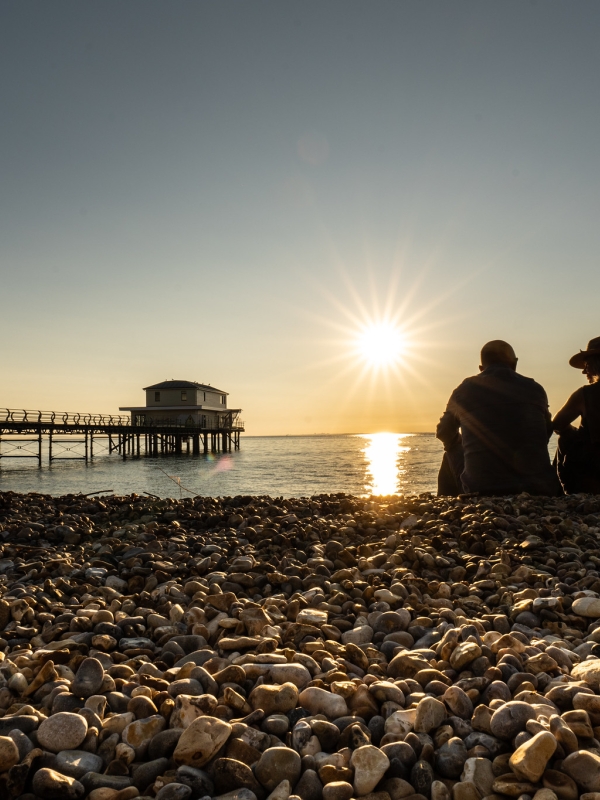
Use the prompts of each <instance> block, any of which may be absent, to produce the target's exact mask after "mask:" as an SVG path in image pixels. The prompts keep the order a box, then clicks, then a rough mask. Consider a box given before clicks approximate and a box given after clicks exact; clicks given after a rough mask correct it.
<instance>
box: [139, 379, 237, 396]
mask: <svg viewBox="0 0 600 800" xmlns="http://www.w3.org/2000/svg"><path fill="white" fill-rule="evenodd" d="M148 389H202V390H203V391H205V392H207V391H208V392H217V393H218V394H228V392H223V391H222V390H221V389H217V388H216V387H215V386H207V385H206V384H205V383H196V382H195V381H173V380H171V381H162V383H155V384H153V385H152V386H144V391H145V392H146V391H148Z"/></svg>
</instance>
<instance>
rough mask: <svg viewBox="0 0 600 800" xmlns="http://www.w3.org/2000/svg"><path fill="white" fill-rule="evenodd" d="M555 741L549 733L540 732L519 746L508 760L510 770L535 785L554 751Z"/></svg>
mask: <svg viewBox="0 0 600 800" xmlns="http://www.w3.org/2000/svg"><path fill="white" fill-rule="evenodd" d="M556 745H557V742H556V739H555V738H554V736H553V735H552V734H551V733H550V731H540V732H539V733H536V734H535V736H533V738H532V739H530V740H529V741H528V742H525V744H523V745H521V746H520V747H519V748H517V750H515V752H514V753H513V754H512V756H511V757H510V760H509V762H508V763H509V765H510V768H511V769H512V770H513V772H515V773H516V774H517V775H519V776H520V777H522V778H525V779H526V780H529V781H531V782H532V783H537V782H538V781H539V780H540V778H541V777H542V775H543V774H544V770H545V769H546V765H547V763H548V761H549V760H550V759H551V758H552V756H553V755H554V751H555V750H556Z"/></svg>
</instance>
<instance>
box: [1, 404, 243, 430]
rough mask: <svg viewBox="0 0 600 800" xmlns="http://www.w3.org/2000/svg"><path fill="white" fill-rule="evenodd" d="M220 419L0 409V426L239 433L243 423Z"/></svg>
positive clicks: (222, 416) (238, 420)
mask: <svg viewBox="0 0 600 800" xmlns="http://www.w3.org/2000/svg"><path fill="white" fill-rule="evenodd" d="M224 417H225V415H221V416H220V417H219V419H218V420H213V419H208V420H206V422H205V424H203V425H197V424H195V423H190V422H186V421H183V422H180V421H179V420H177V419H172V418H171V419H152V418H151V417H146V418H144V419H139V418H137V419H136V416H135V415H134V417H133V419H131V418H130V417H129V416H125V415H123V414H81V413H76V412H71V411H32V410H28V409H20V408H19V409H15V408H4V409H0V425H1V424H2V423H3V422H4V423H9V424H11V423H12V424H17V425H18V424H26V425H27V424H38V425H51V426H54V425H59V426H62V425H65V426H66V425H74V426H81V425H91V426H96V427H111V428H114V427H122V428H140V429H148V428H173V429H177V430H178V431H185V430H186V429H190V428H195V429H197V428H201V429H202V430H224V429H225V430H227V429H231V430H243V428H244V423H243V422H242V420H240V419H235V418H234V419H232V420H226V419H224Z"/></svg>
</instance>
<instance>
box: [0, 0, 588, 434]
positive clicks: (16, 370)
mask: <svg viewBox="0 0 600 800" xmlns="http://www.w3.org/2000/svg"><path fill="white" fill-rule="evenodd" d="M599 33H600V6H599V5H598V4H597V3H594V2H591V1H588V0H544V1H543V2H541V1H540V2H535V1H534V0H530V2H526V0H515V1H513V0H502V2H498V0H496V1H495V2H488V1H487V0H452V2H447V0H439V1H438V0H419V1H418V2H416V1H415V0H410V2H408V1H406V0H394V1H393V2H388V1H387V0H369V2H364V0H361V1H360V2H356V1H355V0H302V2H297V0H289V1H288V2H286V3H281V2H279V1H278V0H249V1H248V2H241V0H238V1H237V2H231V0H220V1H219V2H218V3H215V2H212V0H211V2H204V0H193V2H188V1H187V0H177V2H176V3H166V2H164V0H161V1H160V2H156V0H126V2H122V0H118V1H115V0H101V1H100V0H88V2H85V3H81V2H77V1H76V0H70V1H67V2H66V1H64V0H53V2H52V3H48V2H43V1H42V0H39V1H38V0H5V2H3V3H2V4H1V6H0V108H1V109H2V117H1V123H0V404H1V405H2V406H6V407H9V408H31V409H44V410H46V409H48V410H68V411H81V412H83V411H86V412H87V411H89V412H107V413H108V412H114V411H116V410H117V409H118V407H119V406H123V405H128V404H129V405H132V404H133V405H140V404H142V403H143V398H144V395H143V393H142V387H144V386H147V385H149V384H152V383H156V382H158V381H162V380H164V379H168V378H178V379H185V380H197V381H201V382H204V383H210V384H212V385H214V386H217V387H218V388H220V389H223V390H225V391H227V392H229V393H230V396H229V405H230V406H231V407H235V408H238V407H239V408H242V409H243V413H242V418H243V420H244V422H245V424H246V430H247V432H248V433H249V434H255V435H262V434H273V435H275V434H302V433H342V432H374V431H386V430H387V431H396V432H408V431H432V430H434V429H435V425H436V423H437V420H438V418H439V416H440V415H441V413H442V412H443V410H444V407H445V404H446V402H447V399H448V397H449V395H450V393H451V391H452V389H453V388H454V387H455V386H457V385H458V384H459V383H460V382H461V380H462V379H463V378H464V377H466V376H467V375H471V374H474V373H475V372H476V371H477V366H478V363H479V359H478V353H479V350H480V348H481V345H482V344H483V343H484V342H486V341H488V340H490V339H497V338H501V339H505V340H507V341H509V342H510V343H511V344H513V346H514V347H515V350H516V351H517V355H518V356H519V358H520V361H519V370H520V371H521V372H522V373H523V374H526V375H529V376H531V377H534V378H535V379H536V380H538V381H540V382H541V383H542V384H543V385H544V386H545V388H546V389H547V391H548V394H549V398H550V404H551V408H552V410H553V411H556V410H558V408H559V407H560V405H561V404H562V403H563V402H564V401H565V400H566V398H567V397H568V395H569V394H570V393H571V392H572V391H574V390H575V389H576V388H577V387H578V386H580V385H581V384H582V382H583V379H582V376H581V375H580V374H579V373H577V372H576V371H575V370H574V369H572V368H571V367H569V366H568V363H567V362H568V359H569V357H570V356H571V355H572V354H573V353H575V352H577V351H578V350H579V349H581V348H584V347H585V346H586V344H587V342H588V340H589V339H591V338H592V337H594V336H598V335H600V319H599V314H598V296H599V291H600V269H599V268H598V260H599V259H598V254H599V252H600V225H599V223H598V208H599V200H600V159H599V157H598V142H599V141H600V102H599V99H600V98H599V94H600V83H599V82H598V77H597V76H598V74H599V72H600V50H599V48H598V46H597V42H598V35H599ZM382 321H383V322H386V321H387V324H389V325H392V326H396V327H398V328H399V329H400V331H401V335H402V341H403V346H402V350H401V352H400V353H399V354H398V357H397V359H396V360H394V361H393V363H391V364H389V365H388V366H385V365H383V366H382V365H380V364H379V365H378V364H377V362H378V356H379V355H380V353H379V352H378V346H377V345H376V346H374V347H372V348H371V351H370V352H367V353H366V354H365V353H364V352H363V351H362V350H361V351H360V352H358V351H357V341H361V340H360V336H361V335H363V334H364V332H365V331H366V332H367V334H368V332H369V330H370V329H371V327H372V326H378V325H380V324H381V323H382ZM357 337H359V339H358V340H357Z"/></svg>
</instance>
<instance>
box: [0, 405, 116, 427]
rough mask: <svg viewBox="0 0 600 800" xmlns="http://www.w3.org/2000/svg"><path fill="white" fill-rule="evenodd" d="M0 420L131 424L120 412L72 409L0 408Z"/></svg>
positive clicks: (54, 423) (64, 423)
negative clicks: (93, 412)
mask: <svg viewBox="0 0 600 800" xmlns="http://www.w3.org/2000/svg"><path fill="white" fill-rule="evenodd" d="M0 422H39V423H46V424H49V425H131V420H130V418H129V417H126V416H123V415H122V414H79V413H76V412H72V411H31V410H27V409H24V408H23V409H21V408H18V409H15V408H4V409H0Z"/></svg>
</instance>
